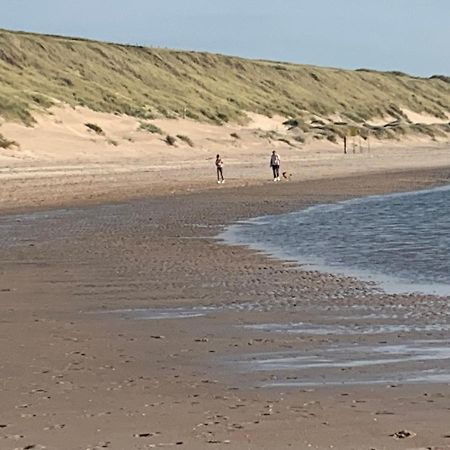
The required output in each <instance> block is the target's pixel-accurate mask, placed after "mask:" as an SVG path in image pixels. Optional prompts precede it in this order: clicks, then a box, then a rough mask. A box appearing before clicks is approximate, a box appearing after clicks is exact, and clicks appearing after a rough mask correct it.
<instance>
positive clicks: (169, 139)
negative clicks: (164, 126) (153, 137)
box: [164, 134, 177, 145]
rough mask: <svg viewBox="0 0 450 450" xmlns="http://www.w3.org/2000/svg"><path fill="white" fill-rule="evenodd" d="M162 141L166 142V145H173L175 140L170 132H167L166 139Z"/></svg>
mask: <svg viewBox="0 0 450 450" xmlns="http://www.w3.org/2000/svg"><path fill="white" fill-rule="evenodd" d="M164 141H165V142H166V144H167V145H175V142H176V141H177V140H176V139H175V138H174V137H173V136H171V135H170V134H168V135H167V136H166V139H164Z"/></svg>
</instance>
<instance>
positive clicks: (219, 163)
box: [216, 155, 225, 184]
mask: <svg viewBox="0 0 450 450" xmlns="http://www.w3.org/2000/svg"><path fill="white" fill-rule="evenodd" d="M216 169H217V183H219V184H221V183H224V182H225V179H224V178H223V161H222V158H221V157H220V155H217V156H216Z"/></svg>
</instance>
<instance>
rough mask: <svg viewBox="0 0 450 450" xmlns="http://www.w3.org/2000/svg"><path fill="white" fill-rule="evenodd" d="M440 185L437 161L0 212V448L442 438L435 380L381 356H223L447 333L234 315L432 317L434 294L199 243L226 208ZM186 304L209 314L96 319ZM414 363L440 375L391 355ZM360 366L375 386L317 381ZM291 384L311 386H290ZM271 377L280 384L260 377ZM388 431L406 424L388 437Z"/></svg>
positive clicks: (251, 209)
mask: <svg viewBox="0 0 450 450" xmlns="http://www.w3.org/2000/svg"><path fill="white" fill-rule="evenodd" d="M448 179H449V170H448V169H434V170H422V171H409V172H408V171H403V172H392V173H390V174H389V176H386V175H385V174H372V175H364V176H356V177H355V176H354V177H346V178H334V179H331V178H329V179H324V180H309V181H303V182H297V183H288V182H285V183H279V184H274V183H264V184H260V185H256V186H248V187H246V188H245V189H243V188H242V187H239V188H230V189H220V188H217V189H211V190H209V191H203V192H196V193H190V194H183V195H177V194H173V195H166V196H157V197H151V198H148V199H145V200H139V201H132V202H127V203H124V204H120V203H116V204H113V205H105V206H95V207H92V206H91V207H86V208H81V209H69V210H62V211H53V212H48V213H33V214H29V215H22V216H3V217H2V218H1V219H0V227H1V228H0V229H1V230H2V234H1V236H0V248H1V251H2V258H1V263H2V264H1V272H0V302H1V308H2V314H1V319H0V349H1V350H0V352H1V355H2V358H1V363H0V371H1V378H2V387H1V405H2V408H1V414H0V427H1V428H0V448H1V449H2V450H3V449H5V450H10V449H11V450H12V449H44V448H46V449H53V450H61V449H68V450H69V449H70V450H71V449H101V448H110V449H117V450H124V449H126V450H128V449H148V448H166V447H175V448H186V449H209V448H223V449H288V448H296V449H309V448H316V449H329V448H333V449H345V450H348V449H358V450H359V449H377V450H381V449H392V450H394V449H410V448H414V449H418V448H445V446H446V444H448V443H449V440H450V437H449V436H450V428H449V423H450V387H449V384H448V382H441V383H417V384H415V383H401V382H395V381H394V382H393V381H392V380H391V377H392V376H395V372H394V374H393V373H392V372H391V371H390V369H389V368H388V367H387V366H384V365H382V364H379V365H375V366H370V367H364V366H362V367H358V366H352V365H351V364H350V363H348V364H347V365H344V366H343V367H341V368H337V369H333V370H332V371H331V372H324V371H323V369H320V368H318V369H317V370H315V369H314V370H306V371H305V370H304V369H302V370H293V371H292V370H289V369H286V370H281V371H280V370H275V369H269V370H267V371H264V372H258V371H256V372H255V371H243V369H242V364H241V363H238V361H243V360H246V359H250V360H253V359H257V358H258V355H260V354H261V353H267V352H269V353H270V352H280V351H281V352H291V353H298V354H300V355H304V354H307V355H320V354H321V352H323V351H324V350H326V349H327V348H330V346H331V348H340V349H342V348H344V349H345V348H348V347H350V349H349V350H348V355H347V357H348V360H349V361H353V359H355V360H357V358H358V357H357V356H354V354H353V352H352V350H351V348H352V347H354V348H356V347H358V346H374V347H375V348H377V346H384V345H387V344H401V343H405V342H414V341H417V340H431V341H433V342H435V341H440V342H441V341H442V342H447V343H448V340H449V337H450V336H449V331H448V329H447V330H445V329H442V330H439V329H437V330H434V331H411V332H405V331H397V332H394V333H392V332H380V333H379V334H372V335H370V334H369V335H366V334H363V333H356V334H352V335H339V334H333V333H332V334H331V335H317V334H314V333H313V334H286V333H268V332H264V331H262V330H255V329H248V328H244V327H242V325H245V324H258V323H288V322H304V323H306V324H309V325H317V326H319V328H320V327H322V326H323V324H324V322H326V323H327V324H329V325H330V324H331V325H346V324H349V323H352V324H354V325H362V324H363V323H366V322H368V323H370V324H372V325H382V324H384V323H385V322H386V319H385V318H383V316H382V315H380V316H375V317H374V318H372V319H367V318H366V319H364V318H363V316H364V314H366V313H368V312H375V313H377V312H378V313H383V312H384V313H388V315H390V314H391V313H392V312H393V311H395V314H396V315H397V318H396V319H394V316H395V315H394V314H392V317H391V318H390V319H389V320H388V322H389V323H390V324H397V325H409V326H412V327H414V326H419V325H423V324H447V325H448V320H449V308H448V299H437V298H433V297H425V296H407V295H384V294H377V293H374V292H372V291H371V289H370V287H369V286H366V285H365V284H363V283H360V282H358V281H356V280H351V279H343V278H338V277H333V276H330V275H323V274H319V273H316V272H308V271H303V270H302V269H301V268H299V267H296V266H295V265H293V264H290V263H285V262H282V261H277V260H274V259H270V258H267V257H265V256H264V255H262V254H258V253H255V252H251V251H248V250H246V249H244V248H240V247H228V246H224V245H222V244H220V242H217V241H216V240H215V239H214V237H215V236H216V235H217V234H218V233H219V232H220V231H221V230H222V229H223V224H226V223H231V222H233V221H235V220H238V219H243V218H247V217H252V216H257V215H262V214H267V213H281V212H286V211H290V210H294V209H297V208H301V207H305V206H307V205H310V204H313V203H317V202H329V201H335V200H340V199H343V198H348V197H352V196H361V195H366V194H372V193H384V192H391V191H403V190H411V189H416V188H423V187H428V186H432V185H436V184H442V183H448ZM200 305H202V306H205V307H212V308H213V309H212V310H209V311H208V313H207V314H206V315H204V316H200V317H191V318H183V319H180V318H178V319H165V320H135V319H134V318H133V317H134V316H135V315H136V314H137V315H138V316H139V314H140V313H136V312H135V313H133V312H130V311H129V312H122V313H116V314H114V313H107V312H108V311H114V310H122V309H130V310H134V309H136V308H175V307H176V308H179V307H182V308H185V309H186V310H187V311H189V310H190V308H192V307H198V306H200ZM398 305H402V307H401V308H400V310H398V311H397V309H396V308H397V307H398ZM197 312H198V311H197ZM143 313H144V312H142V314H143ZM349 316H350V319H349ZM346 317H347V318H346ZM352 317H353V318H352ZM349 320H350V322H349ZM433 345H434V344H433ZM333 346H334V347H333ZM424 364H427V366H424ZM430 364H431V367H436V368H440V369H442V370H444V369H446V368H447V369H448V367H447V366H448V360H446V359H442V360H441V361H439V360H437V361H431V362H424V361H419V362H417V361H413V360H412V361H409V362H408V361H406V362H405V363H403V364H402V366H401V367H402V369H403V370H406V371H408V370H422V369H426V368H428V365H430ZM368 375H370V376H378V377H381V379H382V380H384V381H382V382H381V383H380V384H367V385H353V384H352V383H350V384H348V385H338V386H334V385H328V386H327V385H324V384H322V381H326V380H327V379H329V377H331V378H333V377H334V376H340V377H342V376H343V377H344V380H347V381H352V380H353V381H355V380H356V381H357V380H361V379H364V377H367V376H368ZM383 377H384V378H383ZM305 381H306V382H310V383H312V385H310V386H296V385H295V383H301V382H305ZM278 382H279V383H288V384H291V385H292V383H294V386H291V387H286V386H283V387H270V388H264V387H262V386H263V385H265V384H267V383H269V384H270V383H278ZM404 430H407V431H411V432H412V435H411V436H410V437H405V438H401V437H402V436H403V435H402V434H400V435H399V436H400V438H396V437H395V436H394V435H395V433H397V432H400V431H404Z"/></svg>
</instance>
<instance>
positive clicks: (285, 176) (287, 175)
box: [282, 172, 292, 180]
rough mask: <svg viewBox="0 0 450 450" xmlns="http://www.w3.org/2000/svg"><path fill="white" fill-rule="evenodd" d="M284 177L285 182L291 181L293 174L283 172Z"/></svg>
mask: <svg viewBox="0 0 450 450" xmlns="http://www.w3.org/2000/svg"><path fill="white" fill-rule="evenodd" d="M282 175H283V178H284V179H285V180H290V179H291V177H292V173H288V172H283V173H282Z"/></svg>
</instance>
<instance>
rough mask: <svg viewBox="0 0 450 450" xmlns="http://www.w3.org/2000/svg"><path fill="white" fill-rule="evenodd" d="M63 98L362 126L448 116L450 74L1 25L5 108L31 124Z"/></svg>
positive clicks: (146, 114) (98, 106) (161, 111)
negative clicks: (265, 57) (313, 62)
mask: <svg viewBox="0 0 450 450" xmlns="http://www.w3.org/2000/svg"><path fill="white" fill-rule="evenodd" d="M57 102H64V103H67V104H69V105H73V106H75V105H82V106H86V107H89V108H91V109H92V110H95V111H103V112H110V113H119V114H128V115H131V116H134V117H137V118H141V119H143V120H148V119H154V118H157V117H174V118H175V117H188V118H192V119H194V120H200V121H207V122H213V123H218V124H223V123H227V122H239V121H244V120H245V119H246V116H245V112H246V111H251V112H255V113H260V114H264V115H266V116H272V115H274V114H281V115H283V116H284V117H291V118H296V119H298V120H303V121H306V120H308V119H310V118H311V117H312V116H314V115H315V116H320V117H326V116H329V115H332V114H339V115H341V116H342V117H343V118H344V119H345V120H346V121H350V122H352V123H357V124H363V123H364V122H365V121H367V120H369V119H371V118H373V117H380V116H386V115H390V116H392V117H394V118H397V117H398V118H402V112H401V108H408V109H410V110H412V111H415V112H418V113H422V112H424V113H427V114H431V115H433V116H435V117H437V118H441V119H442V118H445V117H446V113H447V112H448V111H450V83H449V80H448V77H445V76H438V75H436V76H433V77H430V78H429V79H423V78H418V77H411V76H408V75H405V74H403V73H397V72H389V73H382V72H375V71H371V70H367V69H361V70H358V71H349V70H340V69H333V68H319V67H314V66H304V65H295V64H288V63H281V62H271V61H255V60H246V59H242V58H237V57H228V56H222V55H216V54H209V53H197V52H181V51H174V50H166V49H156V48H144V47H136V46H128V45H117V44H108V43H102V42H95V41H88V40H83V39H75V38H65V37H57V36H45V35H37V34H30V33H20V32H10V31H5V30H0V116H3V117H4V118H5V119H7V120H15V121H21V122H24V123H26V124H29V125H31V124H32V123H33V120H34V119H33V116H34V115H35V113H36V112H37V111H45V110H46V109H48V107H49V106H51V105H53V104H54V103H57Z"/></svg>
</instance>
